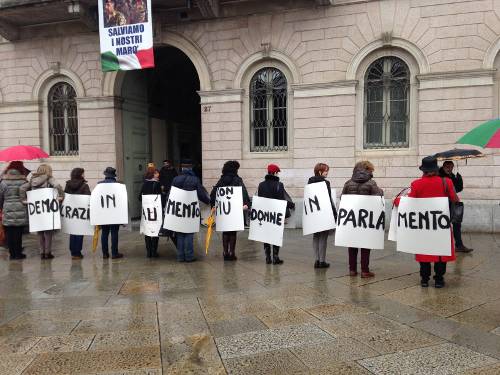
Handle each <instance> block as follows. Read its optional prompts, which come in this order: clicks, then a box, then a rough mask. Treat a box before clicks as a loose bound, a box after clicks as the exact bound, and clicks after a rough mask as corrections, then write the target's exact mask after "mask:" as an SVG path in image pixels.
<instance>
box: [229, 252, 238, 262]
mask: <svg viewBox="0 0 500 375" xmlns="http://www.w3.org/2000/svg"><path fill="white" fill-rule="evenodd" d="M229 260H232V261H235V260H238V257H237V256H236V255H234V254H230V255H229Z"/></svg>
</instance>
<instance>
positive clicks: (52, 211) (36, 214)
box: [27, 188, 61, 232]
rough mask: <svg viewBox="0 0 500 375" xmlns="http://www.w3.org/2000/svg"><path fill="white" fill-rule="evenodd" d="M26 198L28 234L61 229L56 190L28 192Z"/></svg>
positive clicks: (47, 189) (46, 189) (45, 189)
mask: <svg viewBox="0 0 500 375" xmlns="http://www.w3.org/2000/svg"><path fill="white" fill-rule="evenodd" d="M27 197H28V214H29V225H30V232H40V231H44V230H54V229H61V215H60V214H59V199H58V192H57V189H54V188H44V189H36V190H30V191H28V192H27Z"/></svg>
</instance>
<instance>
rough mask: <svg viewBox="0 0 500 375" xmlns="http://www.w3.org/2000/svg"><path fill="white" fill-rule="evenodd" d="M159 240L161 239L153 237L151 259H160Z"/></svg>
mask: <svg viewBox="0 0 500 375" xmlns="http://www.w3.org/2000/svg"><path fill="white" fill-rule="evenodd" d="M158 240H159V237H153V238H152V239H151V242H152V244H151V257H152V258H158V257H159V255H158Z"/></svg>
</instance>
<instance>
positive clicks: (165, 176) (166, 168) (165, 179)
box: [160, 160, 179, 206]
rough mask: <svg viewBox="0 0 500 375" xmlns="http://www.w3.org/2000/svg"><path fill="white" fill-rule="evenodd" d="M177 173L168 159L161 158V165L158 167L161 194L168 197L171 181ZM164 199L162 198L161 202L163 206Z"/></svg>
mask: <svg viewBox="0 0 500 375" xmlns="http://www.w3.org/2000/svg"><path fill="white" fill-rule="evenodd" d="M178 175H179V174H178V173H177V171H176V169H175V168H174V167H173V166H172V162H171V161H170V160H163V167H161V169H160V186H161V189H162V191H163V196H165V197H168V193H169V192H170V187H171V186H172V181H173V180H174V178H175V177H177V176H178ZM165 202H166V199H165V200H164V199H163V198H162V204H163V206H165Z"/></svg>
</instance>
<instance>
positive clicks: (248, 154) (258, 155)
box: [243, 149, 291, 159]
mask: <svg viewBox="0 0 500 375" xmlns="http://www.w3.org/2000/svg"><path fill="white" fill-rule="evenodd" d="M290 154H291V150H290V149H288V150H287V151H245V152H244V154H243V158H244V159H268V158H270V157H272V158H275V159H286V158H289V157H290Z"/></svg>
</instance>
